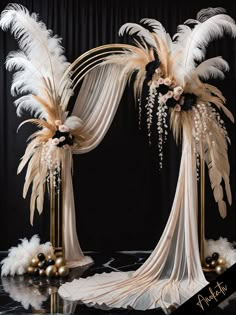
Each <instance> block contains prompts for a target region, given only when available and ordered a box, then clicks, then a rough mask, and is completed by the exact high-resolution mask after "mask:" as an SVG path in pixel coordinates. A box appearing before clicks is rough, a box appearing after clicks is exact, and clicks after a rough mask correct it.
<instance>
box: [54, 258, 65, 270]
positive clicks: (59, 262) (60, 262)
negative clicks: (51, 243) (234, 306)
mask: <svg viewBox="0 0 236 315" xmlns="http://www.w3.org/2000/svg"><path fill="white" fill-rule="evenodd" d="M65 264H66V261H65V259H64V258H63V257H58V258H57V259H56V261H55V266H56V267H57V268H60V267H62V266H65Z"/></svg>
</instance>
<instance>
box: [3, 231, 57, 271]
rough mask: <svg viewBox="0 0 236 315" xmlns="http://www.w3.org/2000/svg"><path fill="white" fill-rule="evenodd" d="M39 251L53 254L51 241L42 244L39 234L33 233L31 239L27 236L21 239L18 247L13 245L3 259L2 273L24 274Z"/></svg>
mask: <svg viewBox="0 0 236 315" xmlns="http://www.w3.org/2000/svg"><path fill="white" fill-rule="evenodd" d="M39 253H44V254H45V255H49V254H51V253H52V245H51V243H50V242H47V243H45V244H40V239H39V236H38V235H33V236H32V238H31V239H30V240H29V241H28V240H27V239H26V238H24V239H21V243H20V244H19V245H18V246H16V247H11V248H10V249H9V250H8V256H7V257H6V258H4V259H3V260H2V261H1V265H2V269H1V275H2V276H8V275H10V276H14V275H23V274H24V273H26V271H27V267H28V266H29V264H30V261H31V259H32V258H33V257H34V256H36V255H37V254H39Z"/></svg>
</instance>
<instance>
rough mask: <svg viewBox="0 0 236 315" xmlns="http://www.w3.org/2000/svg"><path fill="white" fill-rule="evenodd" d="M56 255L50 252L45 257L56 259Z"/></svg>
mask: <svg viewBox="0 0 236 315" xmlns="http://www.w3.org/2000/svg"><path fill="white" fill-rule="evenodd" d="M56 258H57V257H56V256H55V255H54V254H50V255H47V257H46V259H47V260H49V259H52V260H56Z"/></svg>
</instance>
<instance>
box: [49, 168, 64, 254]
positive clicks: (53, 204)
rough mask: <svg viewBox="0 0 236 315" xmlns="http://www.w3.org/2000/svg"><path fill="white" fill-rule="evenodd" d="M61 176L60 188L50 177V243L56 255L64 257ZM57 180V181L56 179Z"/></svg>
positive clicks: (60, 176) (61, 177)
mask: <svg viewBox="0 0 236 315" xmlns="http://www.w3.org/2000/svg"><path fill="white" fill-rule="evenodd" d="M60 173H61V174H59V175H58V176H59V178H60V180H61V181H60V182H59V183H57V184H58V185H59V188H58V189H57V188H56V187H55V186H54V180H55V179H54V175H53V174H51V175H50V242H51V243H52V247H53V251H54V254H55V255H56V256H57V257H59V256H62V257H64V255H65V254H64V252H65V250H64V222H63V221H64V220H63V219H64V213H63V211H64V210H63V202H62V198H63V176H62V173H63V172H62V170H61V172H60ZM56 180H57V179H56Z"/></svg>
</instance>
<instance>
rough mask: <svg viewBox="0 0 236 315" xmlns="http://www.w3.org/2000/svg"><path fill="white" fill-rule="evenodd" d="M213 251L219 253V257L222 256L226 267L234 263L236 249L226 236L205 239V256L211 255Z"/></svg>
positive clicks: (235, 260) (235, 261)
mask: <svg viewBox="0 0 236 315" xmlns="http://www.w3.org/2000/svg"><path fill="white" fill-rule="evenodd" d="M215 252H216V253H219V255H220V257H224V259H225V260H226V267H227V268H229V267H230V266H232V265H233V264H235V263H236V249H235V248H234V244H233V243H231V242H229V241H228V239H227V238H223V237H220V238H219V239H218V240H213V239H208V240H206V241H205V257H207V256H211V255H212V254H213V253H215Z"/></svg>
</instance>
